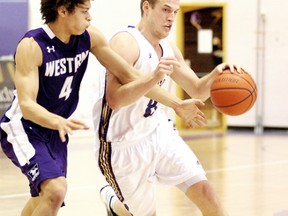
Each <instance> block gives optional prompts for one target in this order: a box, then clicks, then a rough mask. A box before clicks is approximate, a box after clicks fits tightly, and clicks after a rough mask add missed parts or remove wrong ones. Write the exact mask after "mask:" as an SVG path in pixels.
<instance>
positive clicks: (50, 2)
mask: <svg viewBox="0 0 288 216" xmlns="http://www.w3.org/2000/svg"><path fill="white" fill-rule="evenodd" d="M86 1H88V0H41V8H40V12H41V14H42V19H43V20H44V22H45V23H46V24H47V23H51V22H54V21H55V20H56V19H57V17H58V12H57V9H58V8H59V7H61V6H64V7H65V8H66V9H67V11H68V12H69V13H73V12H74V10H75V7H76V6H77V5H79V4H84V3H85V2H86Z"/></svg>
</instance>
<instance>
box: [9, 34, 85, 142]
mask: <svg viewBox="0 0 288 216" xmlns="http://www.w3.org/2000/svg"><path fill="white" fill-rule="evenodd" d="M15 61H16V72H15V78H14V81H15V86H16V89H17V98H18V102H19V105H20V109H21V111H22V115H23V118H25V119H27V120H30V121H32V122H34V123H36V124H38V125H41V126H42V127H46V128H50V129H53V130H58V131H59V135H60V137H61V140H62V141H65V135H66V134H67V133H71V132H72V131H73V130H78V129H87V128H88V126H87V125H86V124H85V123H83V122H81V121H77V120H67V119H64V118H63V117H61V116H58V115H56V114H54V113H51V112H49V111H48V110H47V109H45V108H44V107H42V106H41V105H39V104H38V103H37V101H36V97H37V93H38V89H39V81H38V66H40V65H41V64H42V52H41V50H40V47H39V45H38V44H37V43H36V42H35V41H34V39H32V38H25V39H23V40H22V41H21V42H20V43H19V45H18V47H17V50H16V56H15Z"/></svg>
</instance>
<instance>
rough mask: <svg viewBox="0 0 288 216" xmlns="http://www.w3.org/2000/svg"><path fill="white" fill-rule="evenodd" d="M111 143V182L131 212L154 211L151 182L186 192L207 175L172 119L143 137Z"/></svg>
mask: <svg viewBox="0 0 288 216" xmlns="http://www.w3.org/2000/svg"><path fill="white" fill-rule="evenodd" d="M111 147H112V153H111V160H110V163H111V165H112V166H111V167H112V171H111V172H113V174H112V175H111V173H110V174H109V175H110V177H111V176H112V177H113V178H116V184H117V188H115V187H113V183H112V187H113V188H114V190H116V191H115V192H117V190H118V189H120V191H121V192H120V193H121V196H122V197H123V199H124V200H123V202H124V203H126V204H127V205H128V206H129V209H130V211H131V213H132V214H133V215H134V216H146V215H147V216H150V215H152V214H153V213H155V211H156V203H155V191H154V187H155V184H154V183H160V184H164V185H174V186H178V187H179V188H180V189H181V190H183V191H184V192H185V191H186V190H187V189H188V188H189V187H190V186H191V185H192V184H195V183H197V182H199V181H202V180H206V179H207V178H206V176H205V171H204V170H203V168H202V166H201V164H200V162H199V160H198V159H197V157H196V156H195V155H194V153H193V152H192V150H191V149H190V148H189V146H188V145H187V144H186V143H185V142H184V141H183V139H182V138H181V137H180V136H179V134H178V132H177V131H176V130H174V128H173V125H172V122H171V125H170V123H168V124H167V122H165V123H163V124H160V125H159V126H158V127H157V128H156V130H155V131H154V132H153V133H151V134H150V135H149V136H147V137H146V138H145V139H141V140H139V141H137V142H134V141H133V142H127V141H126V142H117V143H112V144H111ZM96 157H97V158H98V157H99V151H98V152H96ZM98 159H99V158H98ZM99 165H100V164H99ZM102 171H103V170H102ZM118 194H119V193H118Z"/></svg>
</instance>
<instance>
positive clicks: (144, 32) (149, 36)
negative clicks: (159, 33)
mask: <svg viewBox="0 0 288 216" xmlns="http://www.w3.org/2000/svg"><path fill="white" fill-rule="evenodd" d="M137 28H138V30H139V31H140V32H141V34H142V35H143V36H144V37H145V38H146V40H148V41H149V43H150V44H151V45H152V46H153V47H154V49H157V48H158V47H159V44H160V40H159V39H158V38H155V37H154V36H153V34H152V33H151V32H150V31H149V29H148V28H146V27H145V25H141V23H139V25H138V26H137Z"/></svg>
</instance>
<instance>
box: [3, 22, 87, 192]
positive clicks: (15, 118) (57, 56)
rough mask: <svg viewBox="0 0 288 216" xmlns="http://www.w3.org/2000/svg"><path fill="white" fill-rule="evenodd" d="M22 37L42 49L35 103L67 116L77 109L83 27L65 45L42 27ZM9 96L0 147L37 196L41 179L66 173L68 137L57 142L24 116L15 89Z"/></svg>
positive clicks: (84, 46)
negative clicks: (12, 96) (9, 104)
mask: <svg viewBox="0 0 288 216" xmlns="http://www.w3.org/2000/svg"><path fill="white" fill-rule="evenodd" d="M25 37H33V38H34V40H35V41H36V42H37V43H38V45H39V46H40V48H41V50H42V65H41V66H40V67H39V68H38V71H39V90H38V94H37V103H38V104H40V105H41V106H43V107H44V108H46V109H47V110H48V111H50V112H52V113H55V114H58V115H60V116H63V117H64V118H68V117H69V116H70V115H71V114H72V113H73V112H74V111H75V109H76V107H77V104H78V100H79V89H80V84H81V81H82V78H83V76H84V73H85V70H86V68H87V63H88V56H89V52H90V36H89V33H88V32H87V31H85V32H84V33H83V34H82V35H77V36H71V40H70V42H69V43H68V44H64V43H63V42H61V41H60V40H59V39H58V38H57V37H56V36H55V35H54V33H53V32H52V31H51V29H50V28H49V27H48V26H47V25H45V26H43V27H42V28H38V29H34V30H31V31H29V32H27V33H26V34H25V36H24V37H23V38H25ZM14 95H15V97H14V99H13V101H12V104H11V106H10V107H9V108H8V110H7V111H6V113H5V114H4V116H3V117H2V119H1V122H0V126H1V129H0V135H1V140H0V141H1V146H2V149H3V152H4V153H5V154H6V155H7V156H8V157H9V158H10V159H11V161H12V162H13V163H14V164H15V165H16V166H18V167H19V168H20V169H21V171H22V172H23V174H25V175H26V176H27V178H28V180H29V182H30V190H31V195H32V196H37V195H38V194H39V184H40V183H41V182H42V181H44V180H45V179H49V178H55V177H59V176H66V171H67V142H68V141H66V143H62V142H61V140H60V138H59V133H58V131H57V130H51V129H48V128H43V127H41V126H40V125H37V124H35V123H33V122H31V121H28V120H25V119H24V118H23V116H22V112H21V109H20V107H19V103H18V98H17V89H15V91H14ZM67 140H68V137H67Z"/></svg>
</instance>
